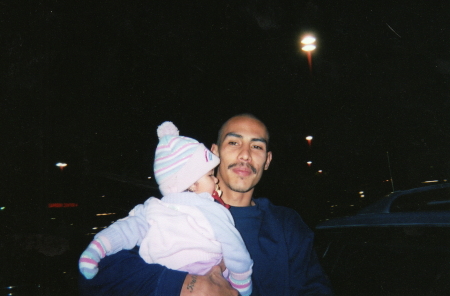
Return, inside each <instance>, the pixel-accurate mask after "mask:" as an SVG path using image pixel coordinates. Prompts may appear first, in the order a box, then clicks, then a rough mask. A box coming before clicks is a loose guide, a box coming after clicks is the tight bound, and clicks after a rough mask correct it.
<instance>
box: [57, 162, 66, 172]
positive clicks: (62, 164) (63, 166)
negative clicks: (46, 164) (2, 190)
mask: <svg viewBox="0 0 450 296" xmlns="http://www.w3.org/2000/svg"><path fill="white" fill-rule="evenodd" d="M56 166H57V167H59V168H60V169H61V171H63V170H64V168H65V167H67V163H64V162H58V163H57V164H56Z"/></svg>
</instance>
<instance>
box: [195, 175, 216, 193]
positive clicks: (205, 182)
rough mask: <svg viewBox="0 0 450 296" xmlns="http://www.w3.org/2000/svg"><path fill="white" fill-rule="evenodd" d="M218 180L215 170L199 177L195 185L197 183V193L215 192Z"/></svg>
mask: <svg viewBox="0 0 450 296" xmlns="http://www.w3.org/2000/svg"><path fill="white" fill-rule="evenodd" d="M217 182H218V180H217V178H216V177H215V176H214V170H211V171H209V172H208V173H207V174H206V175H204V176H203V177H201V178H200V179H198V181H197V182H195V184H194V185H196V188H195V193H197V194H198V193H203V192H208V193H209V194H213V192H214V190H215V189H216V184H217Z"/></svg>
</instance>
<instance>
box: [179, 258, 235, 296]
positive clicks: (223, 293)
mask: <svg viewBox="0 0 450 296" xmlns="http://www.w3.org/2000/svg"><path fill="white" fill-rule="evenodd" d="M237 295H239V293H238V291H236V290H235V289H233V288H232V287H231V285H230V283H228V281H227V280H226V279H225V278H224V277H223V276H222V271H221V268H220V266H219V265H217V266H213V268H211V270H210V271H208V273H207V274H205V275H192V274H188V275H187V276H186V279H185V280H184V283H183V288H182V289H181V293H180V296H237Z"/></svg>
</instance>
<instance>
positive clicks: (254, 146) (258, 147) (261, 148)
mask: <svg viewBox="0 0 450 296" xmlns="http://www.w3.org/2000/svg"><path fill="white" fill-rule="evenodd" d="M253 148H255V149H258V150H263V147H261V146H258V145H253Z"/></svg>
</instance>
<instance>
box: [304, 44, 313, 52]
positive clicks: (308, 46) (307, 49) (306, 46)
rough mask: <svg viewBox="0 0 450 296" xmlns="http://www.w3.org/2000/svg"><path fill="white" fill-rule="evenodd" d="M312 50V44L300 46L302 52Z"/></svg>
mask: <svg viewBox="0 0 450 296" xmlns="http://www.w3.org/2000/svg"><path fill="white" fill-rule="evenodd" d="M314 49H316V46H315V45H314V44H308V45H305V46H302V50H303V51H313V50H314Z"/></svg>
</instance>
